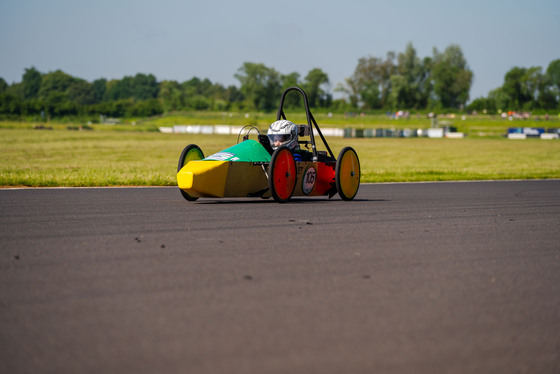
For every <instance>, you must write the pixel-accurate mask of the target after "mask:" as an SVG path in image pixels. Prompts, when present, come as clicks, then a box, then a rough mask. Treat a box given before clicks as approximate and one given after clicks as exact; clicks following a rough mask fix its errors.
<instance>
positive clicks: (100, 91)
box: [93, 78, 107, 103]
mask: <svg viewBox="0 0 560 374" xmlns="http://www.w3.org/2000/svg"><path fill="white" fill-rule="evenodd" d="M105 92H107V79H105V78H100V79H96V80H94V81H93V97H94V101H95V102H96V103H100V102H102V101H103V98H104V97H105Z"/></svg>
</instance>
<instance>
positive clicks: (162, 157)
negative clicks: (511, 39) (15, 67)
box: [0, 124, 560, 186]
mask: <svg viewBox="0 0 560 374" xmlns="http://www.w3.org/2000/svg"><path fill="white" fill-rule="evenodd" d="M139 126H140V125H139ZM7 127H9V126H6V125H5V124H4V126H0V145H1V149H2V152H1V153H0V186H119V185H123V186H131V185H135V186H173V185H176V179H175V172H176V168H177V166H176V165H177V160H178V158H179V155H180V153H181V151H182V149H183V148H184V147H185V146H186V145H187V144H190V143H194V144H198V145H199V146H200V147H201V148H202V150H203V151H204V153H205V155H210V154H212V153H215V152H218V151H220V150H222V149H225V148H227V147H229V146H231V145H233V144H235V142H236V140H237V135H228V136H225V135H210V136H208V135H187V134H160V133H155V132H132V131H127V132H126V131H67V130H57V129H55V130H52V131H38V130H29V129H22V128H21V127H20V128H17V126H14V127H16V128H11V129H10V128H7ZM53 127H55V128H65V127H62V126H61V127H56V126H53ZM328 141H329V145H330V147H331V149H332V150H333V152H334V153H335V156H338V152H339V151H340V150H341V149H342V148H343V147H344V146H352V147H354V148H355V149H356V151H357V153H358V156H359V158H360V162H361V166H362V182H364V183H365V182H401V181H448V180H489V179H536V178H537V179H541V178H560V141H557V140H552V141H544V140H538V139H535V140H533V139H529V140H524V141H513V140H507V139H503V138H497V139H492V138H489V139H472V138H470V139H469V138H467V139H460V140H459V139H458V140H451V139H426V138H416V139H414V138H413V139H380V138H377V139H376V138H369V139H368V138H360V139H356V138H329V139H328ZM319 148H320V149H321V148H322V147H319ZM323 149H324V148H323Z"/></svg>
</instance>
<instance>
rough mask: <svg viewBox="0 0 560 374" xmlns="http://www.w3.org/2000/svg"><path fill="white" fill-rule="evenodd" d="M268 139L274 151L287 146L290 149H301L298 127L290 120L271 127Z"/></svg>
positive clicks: (278, 122) (281, 121)
mask: <svg viewBox="0 0 560 374" xmlns="http://www.w3.org/2000/svg"><path fill="white" fill-rule="evenodd" d="M267 135H268V139H269V140H270V145H271V146H272V149H276V148H278V147H279V146H281V145H285V146H286V147H288V148H290V149H299V144H298V127H297V125H296V124H294V123H292V122H290V121H288V120H285V119H283V120H280V121H276V122H274V123H273V124H272V125H270V128H269V129H268V133H267Z"/></svg>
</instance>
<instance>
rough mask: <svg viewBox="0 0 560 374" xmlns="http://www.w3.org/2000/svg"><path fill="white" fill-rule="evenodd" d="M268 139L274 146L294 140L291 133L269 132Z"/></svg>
mask: <svg viewBox="0 0 560 374" xmlns="http://www.w3.org/2000/svg"><path fill="white" fill-rule="evenodd" d="M268 139H269V140H270V144H272V146H273V147H278V146H281V145H283V144H286V143H288V142H289V141H290V140H292V136H291V135H290V134H269V135H268Z"/></svg>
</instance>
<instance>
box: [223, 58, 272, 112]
mask: <svg viewBox="0 0 560 374" xmlns="http://www.w3.org/2000/svg"><path fill="white" fill-rule="evenodd" d="M234 77H235V78H236V79H237V80H239V82H240V83H241V92H242V93H243V95H244V96H245V98H246V100H247V104H248V105H249V109H253V110H264V111H271V110H272V109H274V108H275V107H276V104H277V100H278V97H279V96H280V94H281V92H280V89H281V82H280V78H281V77H280V74H279V73H278V72H277V71H276V70H274V69H273V68H269V67H267V66H265V65H264V64H262V63H261V64H256V63H252V62H245V63H244V64H243V66H242V67H240V68H239V70H238V71H237V73H236V74H235V75H234Z"/></svg>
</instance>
